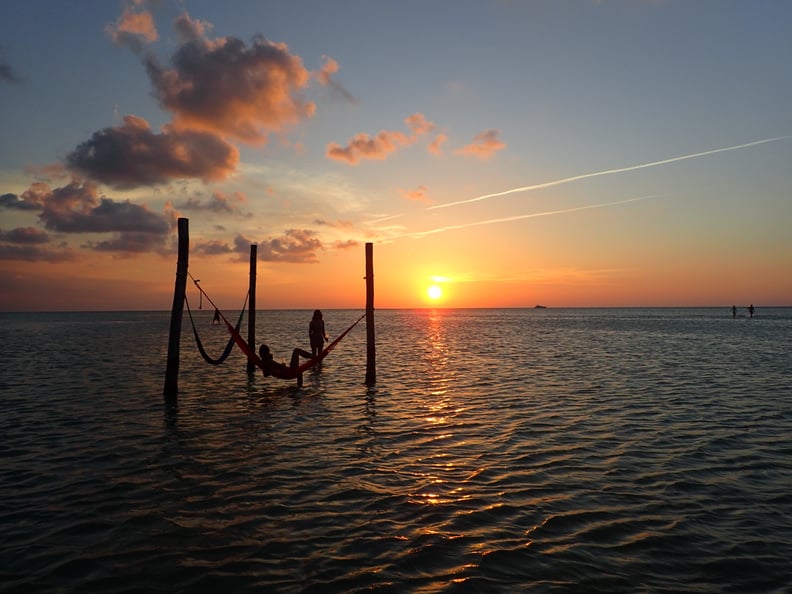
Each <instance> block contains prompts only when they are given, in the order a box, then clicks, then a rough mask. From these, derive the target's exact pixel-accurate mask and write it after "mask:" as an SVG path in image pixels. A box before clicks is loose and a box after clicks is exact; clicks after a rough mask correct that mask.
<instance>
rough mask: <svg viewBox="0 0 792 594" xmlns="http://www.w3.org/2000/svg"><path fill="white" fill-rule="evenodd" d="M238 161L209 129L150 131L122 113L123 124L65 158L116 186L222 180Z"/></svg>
mask: <svg viewBox="0 0 792 594" xmlns="http://www.w3.org/2000/svg"><path fill="white" fill-rule="evenodd" d="M238 161H239V151H238V150H237V149H236V147H234V146H232V145H230V144H228V143H227V142H225V141H224V140H223V139H222V138H220V137H219V136H217V135H215V134H212V133H210V132H202V131H194V130H175V129H174V128H172V127H171V126H164V127H163V131H162V133H161V134H155V133H153V132H152V131H151V128H150V127H149V124H148V122H147V121H146V120H144V119H143V118H139V117H136V116H132V115H127V116H126V117H124V125H123V126H117V127H113V128H105V129H104V130H100V131H99V132H95V133H94V134H93V136H91V138H90V139H89V140H86V141H85V142H83V143H82V144H80V145H79V146H78V147H77V148H76V149H74V150H73V151H72V152H71V153H69V154H68V155H67V156H66V166H67V167H68V168H69V169H71V170H73V171H76V172H79V173H81V174H82V175H85V176H86V177H88V178H90V179H92V180H95V181H99V182H102V183H104V184H107V185H109V186H113V187H115V188H120V189H129V188H135V187H139V186H152V185H157V184H163V183H166V182H168V181H171V180H174V179H183V178H199V179H202V180H204V181H211V180H220V179H225V178H226V177H228V176H229V175H231V174H232V173H233V172H234V171H235V169H236V165H237V163H238Z"/></svg>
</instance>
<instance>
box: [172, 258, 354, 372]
mask: <svg viewBox="0 0 792 594" xmlns="http://www.w3.org/2000/svg"><path fill="white" fill-rule="evenodd" d="M187 274H188V275H189V276H190V278H191V279H192V281H193V283H195V286H196V287H197V288H198V290H199V291H200V292H201V295H203V296H204V297H206V300H207V301H209V303H211V304H212V306H213V307H214V308H215V310H216V311H217V312H218V313H219V314H220V318H221V319H222V320H223V323H224V324H225V326H226V329H227V330H228V332H229V333H230V334H231V339H230V340H229V343H234V342H235V343H236V344H237V346H238V347H239V349H240V350H241V351H242V352H243V353H244V354H245V356H247V358H248V359H249V360H250V361H251V362H252V363H254V364H255V365H256V367H258V368H259V369H261V370H262V371H263V372H264V373H265V374H266V375H271V376H272V377H276V378H278V379H299V378H300V377H301V376H302V374H303V373H304V372H305V371H307V370H308V369H310V368H311V367H314V366H315V365H317V364H318V363H319V362H320V361H322V360H323V359H324V358H325V357H326V356H327V355H328V353H330V351H332V350H333V349H334V348H335V347H336V345H337V344H338V343H339V342H341V340H342V339H343V338H344V337H345V336H346V335H347V334H349V333H350V331H351V330H352V328H354V327H355V326H357V325H358V323H359V322H360V320H362V319H363V318H365V317H366V314H365V313H364V314H363V315H361V316H360V317H359V318H358V319H357V320H355V321H354V322H352V324H351V325H350V326H349V328H347V329H346V330H344V331H343V332H342V333H341V334H339V335H338V336H337V337H336V339H335V340H333V342H331V343H330V344H328V345H327V346H326V347H325V348H324V349H323V350H322V352H321V353H319V355H318V356H317V357H314V358H312V359H308V360H307V361H306V362H305V363H303V364H302V365H299V366H297V367H286V368H281V367H280V366H273V367H272V368H269V369H267V366H265V365H264V362H263V361H262V360H261V359H260V358H259V356H258V355H257V354H256V351H255V349H254V348H252V347H251V346H250V345H249V344H248V343H247V341H246V340H245V339H244V338H242V335H241V334H239V328H240V325H241V323H242V315H241V314H240V317H239V321H238V322H237V325H236V327H234V326H232V325H231V323H230V322H229V321H228V319H227V318H226V317H225V315H223V312H222V311H220V309H219V308H218V307H217V305H215V302H214V301H212V299H211V298H210V297H209V295H207V293H206V291H204V289H203V287H201V285H199V284H198V282H199V281H197V280H196V279H195V277H193V275H192V274H190V273H189V272H188V273H187ZM248 295H249V292H248ZM185 302H186V298H185ZM245 303H247V296H246V297H245ZM187 311H188V312H189V311H190V307H189V305H188V306H187ZM244 311H245V307H244V306H243V307H242V313H243V314H244ZM190 320H191V321H192V315H190ZM194 328H195V325H194V324H193V329H194ZM197 337H198V335H197V334H196V338H197ZM201 348H202V347H200V346H199V350H201ZM226 350H230V349H229V347H228V346H226ZM224 354H225V351H224ZM225 356H226V357H227V356H228V355H227V354H225ZM204 358H205V359H207V357H204ZM207 360H208V359H207Z"/></svg>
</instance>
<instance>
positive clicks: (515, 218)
mask: <svg viewBox="0 0 792 594" xmlns="http://www.w3.org/2000/svg"><path fill="white" fill-rule="evenodd" d="M659 196H660V195H658V194H651V195H648V196H638V197H636V198H627V199H626V200H617V201H615V202H604V203H601V204H588V205H586V206H575V207H573V208H564V209H561V210H547V211H544V212H534V213H531V214H523V215H515V216H512V217H503V218H500V219H487V220H486V221H475V222H473V223H464V224H460V225H448V226H446V227H439V228H437V229H430V230H429V231H417V232H416V233H410V234H408V235H407V237H424V236H426V235H434V234H435V233H443V232H444V231H454V230H457V229H466V228H467V227H477V226H479V225H492V224H494V223H508V222H510V221H519V220H520V219H532V218H534V217H545V216H549V215H557V214H564V213H567V212H576V211H578V210H589V209H592V208H605V207H606V206H617V205H619V204H627V203H628V202H638V201H640V200H649V199H650V198H658V197H659Z"/></svg>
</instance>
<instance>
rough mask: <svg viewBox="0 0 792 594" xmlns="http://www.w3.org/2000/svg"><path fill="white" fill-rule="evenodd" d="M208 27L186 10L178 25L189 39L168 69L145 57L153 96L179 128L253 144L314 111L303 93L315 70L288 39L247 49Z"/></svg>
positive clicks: (255, 43) (260, 40) (261, 40)
mask: <svg viewBox="0 0 792 594" xmlns="http://www.w3.org/2000/svg"><path fill="white" fill-rule="evenodd" d="M207 28H208V25H207V24H205V23H201V22H199V21H194V20H192V19H191V18H190V17H189V16H188V15H187V14H183V15H182V16H181V17H179V19H178V20H177V22H176V29H177V31H178V32H179V34H180V37H181V38H182V39H184V40H185V42H184V43H183V44H182V45H181V46H180V47H179V49H178V50H177V51H176V53H175V54H174V55H173V56H172V58H171V67H170V68H168V67H163V66H161V65H160V64H158V63H157V61H156V60H155V59H154V58H153V56H148V57H147V58H146V60H145V64H146V69H147V71H148V74H149V78H150V79H151V82H152V84H153V86H154V94H155V96H156V97H157V99H159V102H160V104H161V105H162V106H163V107H164V108H165V109H167V110H168V111H170V112H171V113H173V115H174V125H175V126H176V127H177V128H179V129H203V130H211V131H214V132H217V133H219V134H222V135H223V136H230V137H234V138H237V139H239V140H242V141H244V142H249V143H255V144H258V143H263V142H265V141H266V139H267V135H268V134H269V133H270V132H276V131H279V130H282V129H283V128H284V127H285V126H287V125H289V124H293V123H297V122H300V121H302V120H304V119H306V118H309V117H311V116H312V115H313V113H314V111H315V109H316V106H315V105H314V104H313V103H312V102H310V101H306V100H304V99H303V98H302V97H301V91H302V89H304V88H305V87H307V85H308V83H309V82H310V79H311V73H310V72H309V71H308V70H306V68H305V67H304V66H303V63H302V59H301V58H300V57H299V56H296V55H293V54H291V53H290V52H289V48H288V46H287V45H286V44H284V43H275V42H272V41H269V40H267V39H265V38H263V37H261V36H257V37H254V38H253V40H252V42H251V45H250V46H249V47H248V46H247V45H246V44H245V43H244V42H243V41H241V40H239V39H236V38H234V37H224V38H218V39H213V40H209V39H206V38H205V37H204V35H205V32H206V30H207Z"/></svg>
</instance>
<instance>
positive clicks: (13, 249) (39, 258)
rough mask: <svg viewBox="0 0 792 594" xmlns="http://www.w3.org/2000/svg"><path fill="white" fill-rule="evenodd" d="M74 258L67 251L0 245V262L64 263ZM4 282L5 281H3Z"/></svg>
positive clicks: (31, 246) (36, 246) (70, 252)
mask: <svg viewBox="0 0 792 594" xmlns="http://www.w3.org/2000/svg"><path fill="white" fill-rule="evenodd" d="M74 258H75V255H74V252H72V251H71V250H69V249H62V250H56V249H49V248H42V247H40V246H38V245H24V244H23V245H9V244H3V243H0V260H9V261H19V260H21V261H24V262H65V261H67V260H73V259H74ZM4 282H6V281H4Z"/></svg>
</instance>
